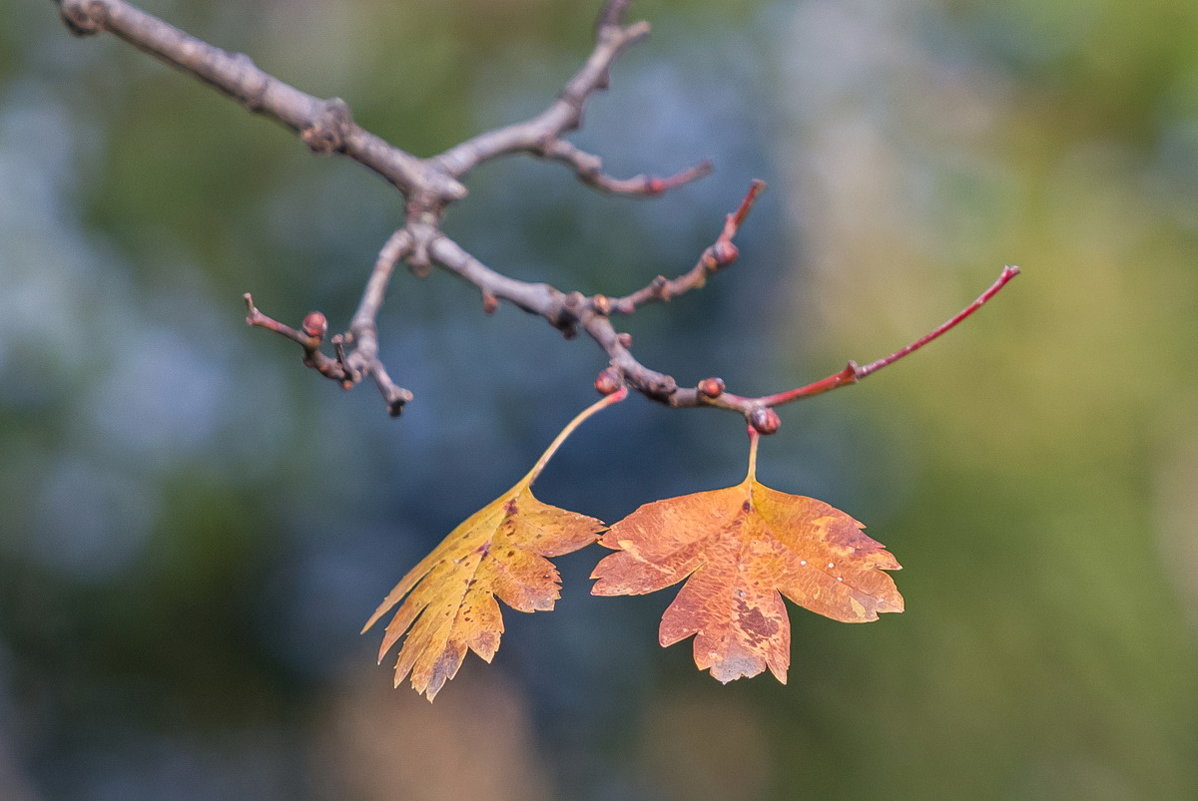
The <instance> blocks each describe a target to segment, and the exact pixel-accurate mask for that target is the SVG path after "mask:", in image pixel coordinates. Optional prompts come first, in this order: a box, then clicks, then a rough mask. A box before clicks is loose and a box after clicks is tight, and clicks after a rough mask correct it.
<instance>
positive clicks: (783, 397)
mask: <svg viewBox="0 0 1198 801" xmlns="http://www.w3.org/2000/svg"><path fill="white" fill-rule="evenodd" d="M1017 275H1019V268H1018V267H1015V266H1012V265H1008V266H1006V267H1004V268H1003V270H1002V273H1001V274H1000V275H999V276H998V279H997V280H996V281H995V282H994V283H993V284H991V285H990V287H989V288H988V289H987V290H986V291H985V292H983V293H982V294H981V295H979V296H978V298H977V300H975V301H974V302H973V303H970V304H969V305H968V306H966V307H965V308H964V309H962V310H961V311H960V312H958V313H957V314H955V315H954V316H953V317H951V318H950V319H948V320H946V321H945V322H944V323H942V324H941V325H939V326H937V327H936V328H935V329H933V330H931V331H929V332H928V333H926V334H924V335H923V336H922V337H920V338H919V339H917V340H915V341H914V342H912V343H911V344H910V345H907V346H906V347H903V348H899V349H898V350H896V351H895V352H894V353H892V354H890V355H889V356H886V357H884V358H882V359H878V360H877V361H876V362H870V363H869V364H867V365H865V366H864V367H859V366H858V365H857V363H856V362H849V363H848V365H847V366H845V368H844V369H843V370H841V371H840V372H838V373H833V374H832V375H830V376H828V377H827V378H821V379H820V380H819V381H815V382H812V383H810V384H807V385H805V386H801V387H796V388H795V389H792V390H788V391H786V392H779V393H778V394H776V395H767V396H766V397H763V398H758V399H757V401H758V402H759V403H761V404H762V405H763V406H781V405H782V404H784V403H790V402H791V401H796V400H799V399H801V398H809V397H811V396H812V395H819V394H821V393H824V392H828V391H829V390H833V389H839V388H840V387H845V386H848V385H850V384H856V383H857V382H858V381H861V380H862V379H863V378H865V377H866V376H868V375H870V374H872V373H876V372H877V371H878V370H881V369H882V368H883V367H886V366H887V365H891V364H894V363H895V362H897V361H898V360H899V359H901V358H903V357H904V356H909V355H910V354H912V353H914V352H915V351H917V350H919V349H920V348H922V347H923V346H924V345H927V344H928V343H930V342H932V341H934V340H936V339H939V338H940V337H941V336H943V335H944V334H946V333H948V332H949V331H951V330H952V329H953V328H955V327H956V326H957V325H958V324H959V323H961V322H962V321H964V320H965V319H966V318H968V317H969V316H971V315H972V314H973V313H974V312H976V311H977V310H978V309H980V308H982V306H984V305H985V304H986V302H987V301H989V300H990V299H991V298H992V297H994V296H995V295H997V294H998V293H999V290H1001V289H1002V288H1003V287H1004V286H1006V285H1007V283H1008V282H1010V280H1011V279H1012V278H1014V277H1015V276H1017Z"/></svg>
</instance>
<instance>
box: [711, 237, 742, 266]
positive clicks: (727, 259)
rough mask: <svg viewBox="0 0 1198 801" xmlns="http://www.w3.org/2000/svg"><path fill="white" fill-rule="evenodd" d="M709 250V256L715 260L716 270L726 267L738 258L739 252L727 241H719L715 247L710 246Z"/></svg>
mask: <svg viewBox="0 0 1198 801" xmlns="http://www.w3.org/2000/svg"><path fill="white" fill-rule="evenodd" d="M711 250H712V253H711V255H713V256H714V257H715V260H716V269H719V268H720V267H726V266H728V265H729V264H731V263H732V262H734V261H736V259H737V257H738V256H740V251H739V250H738V249H737V247H736V245H734V244H732V243H731V242H729V241H728V240H727V239H721V240H720V241H718V242H716V243H715V245H714V246H712V249H711Z"/></svg>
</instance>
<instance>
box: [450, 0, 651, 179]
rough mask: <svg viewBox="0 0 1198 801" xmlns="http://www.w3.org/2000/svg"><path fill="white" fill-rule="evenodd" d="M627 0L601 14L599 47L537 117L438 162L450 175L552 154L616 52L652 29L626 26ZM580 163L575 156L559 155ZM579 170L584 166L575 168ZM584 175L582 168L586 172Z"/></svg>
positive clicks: (602, 80)
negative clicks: (506, 159)
mask: <svg viewBox="0 0 1198 801" xmlns="http://www.w3.org/2000/svg"><path fill="white" fill-rule="evenodd" d="M625 6H627V2H611V3H608V4H607V6H606V7H605V8H604V9H603V11H602V12H601V13H600V15H599V25H598V26H597V28H596V37H595V38H596V42H595V49H594V50H593V51H592V52H591V55H590V58H588V59H587V62H586V64H584V65H583V66H582V69H580V70H579V71H578V72H577V73H576V74H575V75H574V77H573V78H571V79H570V81H569V82H568V83H567V84H566V87H565V89H563V90H562V93H561V94H560V95H558V97H557V99H556V100H555V101H553V103H552V105H550V106H549V108H547V109H546V110H545V111H543V112H541V113H540V114H538V115H537V116H536V117H533V118H532V119H529V120H525V121H524V122H519V123H515V124H513V125H508V126H505V127H503V128H498V129H496V130H493V131H488V132H486V133H483V134H479V135H478V136H475V137H474V138H472V139H468V140H466V141H465V142H462V143H461V144H459V145H456V146H454V147H451V148H450V149H449V150H446V151H445V152H444V153H442V154H441V155H439V156H437V157H435V159H433V161H435V162H436V163H437V164H439V165H440V166H441V167H442V168H443V169H444V170H445V171H446V172H447V173H448V174H449V175H452V176H453V177H455V178H462V177H463V176H464V175H466V173H468V172H470V170H472V169H474V168H475V167H477V166H478V165H479V164H481V163H482V162H484V161H489V160H491V159H495V158H499V157H500V156H507V155H511V154H513V153H530V154H533V155H547V151H549V150H552V149H553V148H554V147H555V144H554V143H555V142H556V141H557V140H558V139H559V138H560V137H562V136H564V135H565V134H568V133H570V132H571V131H574V130H577V128H578V126H579V125H580V124H581V122H582V112H583V108H584V107H585V106H586V101H587V99H588V98H589V97H590V96H591V95H592V94H594V93H595V92H596V91H598V90H599V89H605V88H606V87H607V83H608V71H609V69H610V68H611V65H612V63H613V62H614V61H615V60H616V57H617V56H619V55H620V53H621V52H623V50H624V48H626V47H628V46H629V45H630V44H632V43H633V42H635V41H637V40H638V39H641V38H642V37H644V36H646V35H647V34H648V33H649V23H647V22H637V23H634V24H632V25H628V26H624V25H623V24H622V23H621V22H620V21H619V20H620V17H621V14H622V13H623V10H624V7H625ZM558 160H560V161H565V163H567V164H571V166H574V165H573V164H572V163H571V162H570V161H569V159H558ZM575 169H576V170H577V169H578V168H577V167H575ZM580 174H581V173H580Z"/></svg>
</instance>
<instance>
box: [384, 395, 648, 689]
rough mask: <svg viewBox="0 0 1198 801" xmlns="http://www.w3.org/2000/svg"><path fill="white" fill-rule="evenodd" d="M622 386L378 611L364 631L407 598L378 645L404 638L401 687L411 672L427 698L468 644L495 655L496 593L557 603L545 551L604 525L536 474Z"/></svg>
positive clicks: (526, 601)
mask: <svg viewBox="0 0 1198 801" xmlns="http://www.w3.org/2000/svg"><path fill="white" fill-rule="evenodd" d="M626 394H627V392H626V390H620V391H619V392H617V393H615V394H612V395H608V396H607V397H605V398H603V399H602V400H600V401H598V402H597V403H595V404H593V405H592V406H590V407H589V408H588V409H586V410H585V411H584V412H582V413H581V414H579V415H578V416H577V417H575V418H574V419H573V420H572V421H570V424H569V425H567V426H566V427H565V429H563V430H562V432H561V433H560V434H558V436H557V438H556V439H554V441H553V443H552V444H551V445H550V446H549V448H548V449H547V450H546V451H545V453H544V454H543V455H542V456H541V458H540V459H539V460H538V461H537V463H536V465H535V466H534V467H533V469H532V470H531V471H529V473H528V475H526V476H525V477H524V478H522V479H521V480H520V481H519V482H518V483H517V484H516V485H515V486H514V487H512V488H511V489H510V490H508V491H507V492H505V493H504V494H503V495H501V496H499V497H498V498H496V499H495V500H494V501H492V502H491V503H489V504H487V505H486V506H485V507H484V508H482V509H481V510H479V511H477V512H475V513H474V514H473V515H471V516H470V517H469V518H467V519H466V520H465V521H464V522H462V523H461V524H459V525H458V527H457V528H455V529H454V530H453V531H452V532H450V534H449V536H448V537H446V538H445V540H444V541H443V542H442V543H441V544H440V545H438V546H437V547H436V548H434V549H433V552H432V553H430V554H429V555H428V556H426V557H425V558H424V559H422V560H421V561H420V563H419V564H418V565H416V567H414V568H412V570H411V571H410V572H409V573H408V574H407V575H406V576H404V577H403V579H402V580H400V582H399V584H397V585H396V586H395V589H393V590H391V593H390V594H389V595H388V596H387V598H386V599H385V600H384V601H383V603H382V604H381V605H380V606H379V608H378V609H377V610H375V613H374V614H373V615H372V616H371V618H370V620H369V621H367V623H366V626H365V627H364V628H363V629H362V631H363V633H365V632H366V630H367V629H369V628H370V627H371V626H373V625H374V624H375V622H377V621H378V619H379V618H381V617H382V616H383V615H385V614H386V613H387V612H388V611H390V610H391V609H392V608H393V607H394V606H395V605H396V604H399V603H400V601H401V599H402V600H403V603H402V604H401V605H400V607H399V609H398V611H396V613H395V616H394V617H393V618H391V622H390V623H389V624H387V630H386V633H385V634H384V636H383V643H382V646H381V647H380V648H379V661H380V662H382V661H383V657H384V656H386V655H387V652H388V651H390V650H391V647H392V646H394V645H395V643H396V642H398V641H399V639H400V638H401V637H403V638H404V641H403V646H402V647H401V648H400V651H399V661H398V662H397V663H396V665H395V686H396V687H398V686H399V684H400V682H402V681H403V680H404V678H405V677H406V676H407V675H408V674H409V673H411V676H412V687H413V688H414V689H415V690H416V691H417V692H419V693H424V694H425V695H427V696H428V699H429V700H430V701H431V700H433V698H434V697H435V696H436V695H437V693H438V692H440V690H441V688H442V687H443V686H444V685H445V682H446V681H448V680H449V679H452V678H453V677H454V675H456V674H457V672H458V668H459V667H461V665H462V660H463V659H465V657H466V649H467V648H469V649H470V650H472V651H474V652H475V653H476V654H478V655H479V656H480V657H482V658H483V659H484V660H485V661H487V662H490V661H491V658H492V657H493V656H494V655H495V652H496V651H497V650H498V649H499V638H500V635H501V634H502V633H503V617H502V615H501V614H500V611H499V604H498V603H497V602H496V599H497V598H498V599H499V600H501V601H503V602H504V603H505V604H507V605H508V606H510V607H512V608H513V609H516V610H519V611H521V612H544V611H548V610H550V609H553V605H554V602H555V601H556V600H557V599H558V597H559V596H560V589H561V580H560V578H559V576H558V572H557V568H556V567H554V565H553V563H552V562H550V561H549V559H548V558H546V557H551V556H561V555H562V554H567V553H571V552H572V551H576V550H578V549H579V548H582V547H585V546H587V545H590V544H591V543H593V542H595V540H596V538H597V535H598V533H599V532H600V531H602V530H603V528H604V527H605V526H604V524H603V522H602V521H601V520H596V519H595V518H593V517H587V516H586V515H581V514H577V513H575V512H569V511H566V510H565V509H559V508H558V507H556V506H550V505H548V504H545V503H542V502H541V501H539V500H537V499H536V497H535V496H534V495H533V494H532V483H533V482H534V481H535V480H536V479H537V476H539V475H540V473H541V470H543V469H544V467H545V464H546V462H548V461H549V457H551V456H552V455H553V453H554V451H556V450H557V448H558V447H559V446H560V445H561V444H562V442H564V441H565V439H566V437H567V436H569V435H570V433H571V432H573V431H574V429H575V428H577V427H578V425H579V424H580V423H582V421H583V420H585V419H586V418H588V417H590V416H591V415H592V414H594V413H595V412H597V411H599V410H600V409H602V408H604V407H606V406H609V405H611V404H612V403H615V402H617V401H620V400H623V398H624V397H625V396H626ZM405 596H407V597H406V598H405ZM405 635H406V636H405Z"/></svg>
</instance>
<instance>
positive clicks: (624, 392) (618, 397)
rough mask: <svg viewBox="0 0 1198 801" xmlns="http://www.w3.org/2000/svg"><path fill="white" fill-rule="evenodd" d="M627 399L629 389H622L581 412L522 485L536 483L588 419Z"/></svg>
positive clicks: (538, 461) (551, 445) (556, 439)
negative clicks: (564, 443) (570, 437)
mask: <svg viewBox="0 0 1198 801" xmlns="http://www.w3.org/2000/svg"><path fill="white" fill-rule="evenodd" d="M627 397H628V388H627V387H620V388H619V389H618V390H616V391H615V392H613V393H612V394H610V395H605V396H604V397H602V398H600V399H599V400H597V401H595V402H594V403H592V404H591V405H590V406H588V407H587V408H585V409H583V410H582V411H581V412H579V413H578V415H577V416H576V417H575V418H574V419H573V420H571V421H570V422H568V423H566V427H565V428H563V429H562V430H561V432H560V433H559V434H558V435H557V436H556V437H554V438H553V442H550V443H549V447H548V448H546V449H545V452H544V453H542V454H541V458H540V459H537V463H536V464H534V465H533V466H532V470H529V471H528V475H526V476H524V478H523V479H521V483H523V484H529V485H531V484H532V482H534V481H536V480H537V477H538V476H540V475H541V471H542V470H544V469H545V465H546V464H548V463H549V460H550V459H551V458H553V454H555V453H557V449H558V448H560V447H561V445H562V443H563V442H565V441H566V438H567V437H569V436H570V435H571V434H573V433H574V429H576V428H578V427H579V426H580V425H582V424H583V423H584V422H586V419H587V418H588V417H590V416H591V415H593V414H595V412H598V411H600V410H602V409H606V408H607V407H608V406H611V405H612V404H615V403H619V402H620V401H622V400H624V399H625V398H627Z"/></svg>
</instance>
